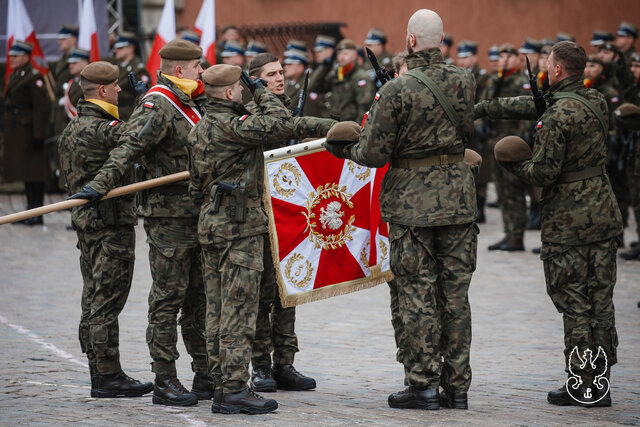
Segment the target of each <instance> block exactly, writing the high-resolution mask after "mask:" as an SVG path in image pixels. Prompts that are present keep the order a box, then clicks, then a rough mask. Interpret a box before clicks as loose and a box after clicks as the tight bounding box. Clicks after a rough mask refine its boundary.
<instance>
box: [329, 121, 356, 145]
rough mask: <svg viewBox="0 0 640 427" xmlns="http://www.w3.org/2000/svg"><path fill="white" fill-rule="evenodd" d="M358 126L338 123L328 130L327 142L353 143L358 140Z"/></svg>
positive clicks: (350, 123)
mask: <svg viewBox="0 0 640 427" xmlns="http://www.w3.org/2000/svg"><path fill="white" fill-rule="evenodd" d="M360 129H361V128H360V125H359V124H358V123H356V122H339V123H336V124H335V125H333V126H332V127H331V129H329V132H328V133H327V142H355V141H358V140H359V139H360Z"/></svg>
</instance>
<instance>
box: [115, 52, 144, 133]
mask: <svg viewBox="0 0 640 427" xmlns="http://www.w3.org/2000/svg"><path fill="white" fill-rule="evenodd" d="M116 65H117V66H118V69H119V75H118V86H120V89H122V92H120V95H119V97H118V110H119V111H120V119H121V120H124V121H127V120H128V119H129V117H130V116H131V113H133V108H134V107H135V105H136V98H137V95H136V94H135V92H134V91H133V88H132V87H131V85H130V84H129V73H133V74H134V75H135V77H136V81H143V82H145V83H147V84H148V82H149V72H148V71H147V69H146V68H145V65H144V63H143V62H142V60H141V59H140V58H138V57H137V56H134V57H133V59H132V60H131V61H129V62H127V63H119V64H116Z"/></svg>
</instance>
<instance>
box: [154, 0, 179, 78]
mask: <svg viewBox="0 0 640 427" xmlns="http://www.w3.org/2000/svg"><path fill="white" fill-rule="evenodd" d="M175 38H176V8H175V6H174V4H173V0H167V1H166V2H165V3H164V8H163V9H162V16H160V23H159V24H158V31H157V32H156V38H155V39H154V40H153V46H151V53H149V59H148V60H147V71H149V74H151V84H152V85H155V84H156V74H157V71H158V70H159V69H160V54H159V52H160V49H162V48H163V46H164V45H166V44H167V43H169V42H170V41H171V40H173V39H175Z"/></svg>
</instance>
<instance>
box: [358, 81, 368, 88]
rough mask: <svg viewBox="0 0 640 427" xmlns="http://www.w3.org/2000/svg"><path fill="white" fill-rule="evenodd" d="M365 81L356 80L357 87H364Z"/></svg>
mask: <svg viewBox="0 0 640 427" xmlns="http://www.w3.org/2000/svg"><path fill="white" fill-rule="evenodd" d="M366 85H367V81H366V80H365V79H362V80H358V87H362V86H366Z"/></svg>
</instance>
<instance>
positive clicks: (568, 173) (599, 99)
mask: <svg viewBox="0 0 640 427" xmlns="http://www.w3.org/2000/svg"><path fill="white" fill-rule="evenodd" d="M586 60H587V57H586V54H585V52H584V49H583V48H582V47H580V46H579V45H578V44H576V43H573V42H560V43H557V44H556V45H554V46H553V49H552V52H551V56H550V57H549V61H548V68H547V71H548V74H549V82H550V84H551V89H550V90H549V93H548V94H547V96H546V99H547V103H548V107H547V110H546V112H545V113H544V114H543V115H542V117H540V118H539V119H538V124H537V126H536V127H537V132H536V141H535V144H534V146H533V153H531V150H530V149H529V147H528V146H527V145H526V144H524V142H523V141H522V140H519V139H518V138H505V140H503V141H501V142H500V143H499V144H497V145H496V152H495V154H496V159H497V160H498V161H499V162H500V163H501V164H502V165H503V166H504V167H506V168H507V169H508V170H509V171H510V172H511V173H513V174H516V175H518V176H519V177H520V178H522V179H525V180H527V181H528V182H531V183H534V184H536V185H539V186H542V187H543V194H544V196H543V207H542V253H541V258H542V260H543V263H544V272H545V280H546V283H547V292H548V293H549V296H550V297H551V300H552V301H553V303H554V305H555V306H556V308H557V309H558V311H559V312H560V313H562V314H563V321H564V334H565V335H564V341H565V351H564V353H565V362H566V365H565V366H567V372H568V373H570V372H573V373H574V374H575V375H576V376H579V377H580V378H579V379H580V384H577V382H578V379H577V378H575V377H574V378H573V380H571V377H572V375H570V380H568V381H567V384H566V386H565V387H561V388H560V389H558V390H554V391H551V392H550V393H549V395H548V398H547V400H548V401H549V403H552V404H555V405H578V406H611V396H610V394H609V393H608V391H609V390H608V384H607V387H604V383H603V382H604V381H605V380H603V379H602V378H606V382H607V383H608V379H609V375H610V367H611V366H612V365H614V364H615V363H616V362H617V357H616V347H617V344H618V336H617V333H616V328H615V312H614V307H613V302H612V296H613V288H614V285H615V282H616V248H617V246H618V244H619V241H618V236H619V234H620V232H621V231H622V218H621V216H620V210H619V209H618V205H617V203H616V200H615V197H614V195H613V191H612V189H611V184H610V182H609V177H608V176H607V174H606V171H605V168H604V166H605V163H606V161H607V159H606V152H607V127H608V114H607V103H606V101H605V99H604V97H603V96H602V95H601V94H600V93H598V92H597V91H595V90H591V89H587V88H585V87H584V85H583V83H582V73H583V71H584V68H585V64H586ZM475 111H476V112H477V114H476V117H477V116H479V115H484V114H489V115H490V116H492V117H496V118H498V117H512V118H513V117H518V118H528V119H533V118H535V117H536V116H537V114H536V112H535V106H534V104H533V101H532V99H531V98H530V97H529V98H522V97H521V98H500V99H495V100H491V101H485V102H483V103H481V104H480V105H478V106H476V108H475ZM600 347H601V348H602V350H604V352H605V353H606V360H607V362H605V363H603V360H604V358H603V357H602V356H601V355H598V353H599V348H600ZM587 349H589V350H590V351H592V352H593V357H594V359H595V357H596V355H597V357H598V359H597V360H596V369H595V370H594V369H592V368H591V366H590V364H588V363H587V364H582V365H581V363H580V362H579V360H578V359H579V357H576V355H575V354H574V355H573V356H572V353H573V352H577V353H579V355H586V354H587V353H585V351H586V350H587ZM591 360H592V361H593V359H591ZM606 363H608V364H606ZM585 365H586V366H585ZM599 374H603V376H602V377H598V376H597V375H599ZM599 378H600V379H599ZM587 389H588V390H587ZM573 390H575V391H573ZM570 391H572V393H573V394H572V396H576V397H577V398H578V400H581V401H582V403H581V402H579V401H578V400H575V399H574V398H573V397H572V396H570V394H569V392H570ZM605 393H606V394H605Z"/></svg>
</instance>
